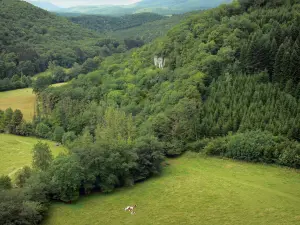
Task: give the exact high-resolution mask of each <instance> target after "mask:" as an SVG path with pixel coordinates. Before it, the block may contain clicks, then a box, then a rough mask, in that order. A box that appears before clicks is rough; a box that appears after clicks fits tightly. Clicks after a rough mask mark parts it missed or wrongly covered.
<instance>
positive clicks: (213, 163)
mask: <svg viewBox="0 0 300 225" xmlns="http://www.w3.org/2000/svg"><path fill="white" fill-rule="evenodd" d="M168 162H169V164H170V165H169V166H167V167H166V168H165V169H164V172H163V174H162V175H161V176H160V177H156V178H152V179H150V180H148V181H146V182H143V183H139V184H137V185H135V186H134V187H130V188H122V189H119V190H117V191H115V192H114V193H111V194H97V193H95V194H93V195H91V196H88V197H82V198H81V199H80V200H79V201H78V202H77V203H75V204H72V205H68V204H63V203H55V204H53V205H52V208H51V210H50V215H49V216H48V218H47V220H46V222H45V223H44V224H45V225H71V224H77V225H91V224H95V225H96V224H103V225H119V224H124V225H126V224H128V225H141V224H143V225H165V224H170V225H171V224H174V225H175V224H176V225H178V224H180V225H181V224H188V225H201V224H205V225H206V224H207V225H220V224H222V225H226V224H228V225H240V224H243V225H250V224H251V225H260V224H261V225H265V224H268V225H277V224H278V225H282V224H291V225H294V224H300V191H299V190H300V173H299V171H296V170H292V169H288V168H281V167H277V166H268V165H261V164H250V163H244V162H236V161H232V160H223V159H218V158H206V157H203V156H199V155H196V154H192V153H188V154H186V155H185V156H182V157H180V158H177V159H171V160H168ZM134 204H137V208H136V214H135V215H131V214H130V213H128V212H125V211H124V208H125V207H126V206H128V205H134Z"/></svg>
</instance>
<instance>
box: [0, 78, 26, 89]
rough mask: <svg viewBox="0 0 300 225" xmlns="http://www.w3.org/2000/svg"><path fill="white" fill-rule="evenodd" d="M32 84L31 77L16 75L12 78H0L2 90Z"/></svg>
mask: <svg viewBox="0 0 300 225" xmlns="http://www.w3.org/2000/svg"><path fill="white" fill-rule="evenodd" d="M30 85H31V79H30V77H26V76H24V75H23V76H22V75H21V76H19V75H16V74H15V75H14V76H13V77H12V78H11V79H9V78H4V79H0V91H9V90H14V89H20V88H26V87H29V86H30Z"/></svg>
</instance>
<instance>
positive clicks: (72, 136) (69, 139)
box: [62, 131, 76, 145]
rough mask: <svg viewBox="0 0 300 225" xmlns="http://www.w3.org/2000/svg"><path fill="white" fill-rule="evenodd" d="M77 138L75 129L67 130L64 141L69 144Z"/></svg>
mask: <svg viewBox="0 0 300 225" xmlns="http://www.w3.org/2000/svg"><path fill="white" fill-rule="evenodd" d="M75 139H76V134H75V133H74V132H73V131H70V132H65V133H64V135H63V137H62V143H63V144H64V145H68V144H70V143H72V142H73V141H74V140H75Z"/></svg>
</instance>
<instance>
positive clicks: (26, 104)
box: [0, 88, 36, 121]
mask: <svg viewBox="0 0 300 225" xmlns="http://www.w3.org/2000/svg"><path fill="white" fill-rule="evenodd" d="M35 99H36V96H35V94H34V93H33V92H32V89H31V88H24V89H18V90H13V91H5V92H0V109H1V110H5V109H7V108H9V107H11V108H12V109H13V110H15V109H19V110H21V111H22V113H23V116H24V119H25V120H27V121H31V120H32V118H33V116H34V108H35Z"/></svg>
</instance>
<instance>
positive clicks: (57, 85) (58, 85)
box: [50, 82, 68, 87]
mask: <svg viewBox="0 0 300 225" xmlns="http://www.w3.org/2000/svg"><path fill="white" fill-rule="evenodd" d="M66 84H68V82H63V83H57V84H52V85H51V86H50V87H61V86H64V85H66Z"/></svg>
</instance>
